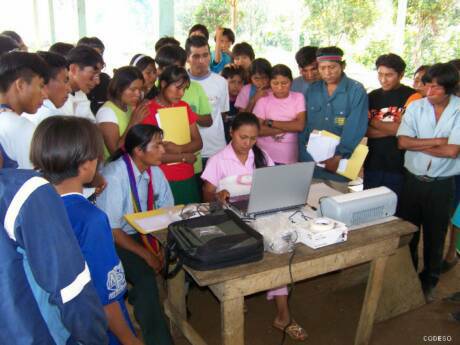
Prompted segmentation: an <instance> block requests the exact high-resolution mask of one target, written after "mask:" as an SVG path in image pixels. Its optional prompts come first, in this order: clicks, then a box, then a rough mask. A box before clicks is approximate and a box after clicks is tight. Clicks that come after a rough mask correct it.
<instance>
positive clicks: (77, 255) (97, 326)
mask: <svg viewBox="0 0 460 345" xmlns="http://www.w3.org/2000/svg"><path fill="white" fill-rule="evenodd" d="M0 220H1V221H0V260H1V262H2V265H1V268H0V300H1V301H2V313H1V316H0V322H1V324H2V331H1V332H0V343H1V344H11V343H12V342H13V343H15V344H37V345H38V344H50V345H52V344H67V345H70V344H72V345H76V344H93V345H96V344H106V343H107V341H108V339H107V333H106V330H107V321H106V318H105V314H104V311H103V309H102V305H101V302H100V301H99V298H98V296H97V293H96V290H95V288H94V286H93V285H92V283H91V277H90V272H89V269H88V266H87V265H86V263H85V260H84V259H83V256H82V254H81V251H80V248H79V246H78V243H77V241H76V239H75V235H74V233H73V231H72V228H71V226H70V224H69V220H68V218H67V215H66V210H65V208H64V205H63V203H62V200H61V198H60V197H59V195H58V194H57V193H56V191H55V189H54V188H53V186H51V185H50V184H49V183H48V181H46V180H45V179H43V178H42V177H39V176H38V174H37V173H35V172H33V171H31V170H18V169H2V170H0Z"/></svg>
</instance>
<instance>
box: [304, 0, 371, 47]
mask: <svg viewBox="0 0 460 345" xmlns="http://www.w3.org/2000/svg"><path fill="white" fill-rule="evenodd" d="M304 3H305V6H306V7H308V9H309V10H310V14H309V16H308V17H307V18H305V21H304V24H303V26H304V28H305V30H306V31H307V32H308V35H309V37H310V43H311V44H317V45H323V46H325V45H339V44H340V42H342V41H343V40H347V41H350V42H355V41H356V40H357V39H358V38H359V37H360V36H361V34H362V33H363V32H364V31H365V30H366V29H367V28H368V27H369V26H371V25H372V23H373V21H374V18H375V16H376V8H375V4H374V1H367V0H304Z"/></svg>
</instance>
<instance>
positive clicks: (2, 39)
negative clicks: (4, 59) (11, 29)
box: [0, 35, 19, 55]
mask: <svg viewBox="0 0 460 345" xmlns="http://www.w3.org/2000/svg"><path fill="white" fill-rule="evenodd" d="M18 48H19V44H18V43H17V42H16V41H15V40H13V39H12V38H11V37H8V36H6V35H0V55H3V54H5V53H8V52H9V51H12V50H15V49H18Z"/></svg>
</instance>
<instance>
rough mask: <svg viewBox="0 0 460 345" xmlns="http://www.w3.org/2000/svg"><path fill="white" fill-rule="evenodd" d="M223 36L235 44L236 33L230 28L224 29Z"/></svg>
mask: <svg viewBox="0 0 460 345" xmlns="http://www.w3.org/2000/svg"><path fill="white" fill-rule="evenodd" d="M222 36H225V37H227V39H228V40H229V41H230V42H232V44H233V43H235V33H234V32H233V31H232V29H229V28H223V30H222ZM215 41H216V36H214V42H215Z"/></svg>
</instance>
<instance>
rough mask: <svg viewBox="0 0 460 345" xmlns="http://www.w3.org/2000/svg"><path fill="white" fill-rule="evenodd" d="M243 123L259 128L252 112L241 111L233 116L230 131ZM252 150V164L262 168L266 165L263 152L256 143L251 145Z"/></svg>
mask: <svg viewBox="0 0 460 345" xmlns="http://www.w3.org/2000/svg"><path fill="white" fill-rule="evenodd" d="M243 125H249V126H256V127H257V129H258V130H260V123H259V120H258V118H257V116H255V115H254V114H253V113H249V112H241V113H238V115H236V116H235V119H234V120H233V122H232V131H236V130H238V128H240V127H241V126H243ZM252 151H253V152H254V165H255V166H256V169H257V168H263V167H266V166H267V157H266V156H265V154H264V152H263V151H262V150H261V149H260V147H259V146H257V144H255V145H254V146H253V147H252Z"/></svg>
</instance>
